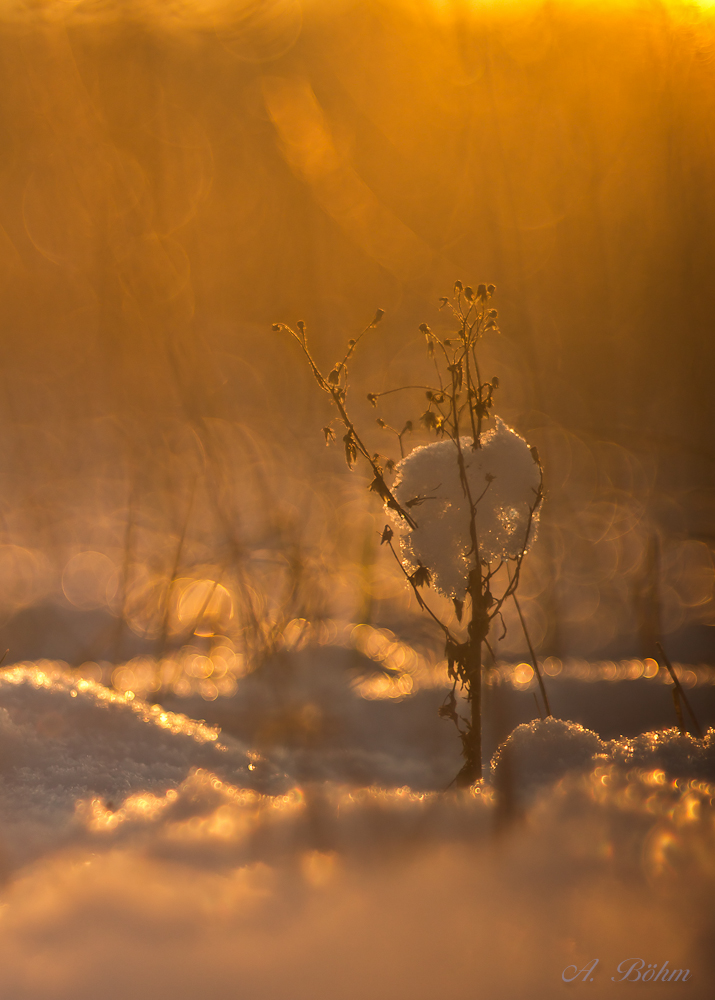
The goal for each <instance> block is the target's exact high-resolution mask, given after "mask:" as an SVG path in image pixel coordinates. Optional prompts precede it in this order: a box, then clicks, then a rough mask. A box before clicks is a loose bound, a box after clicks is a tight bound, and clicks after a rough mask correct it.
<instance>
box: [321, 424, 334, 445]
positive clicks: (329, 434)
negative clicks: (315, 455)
mask: <svg viewBox="0 0 715 1000" xmlns="http://www.w3.org/2000/svg"><path fill="white" fill-rule="evenodd" d="M323 434H325V443H326V445H327V444H330V442H331V441H334V440H335V431H334V430H333V428H332V427H324V428H323Z"/></svg>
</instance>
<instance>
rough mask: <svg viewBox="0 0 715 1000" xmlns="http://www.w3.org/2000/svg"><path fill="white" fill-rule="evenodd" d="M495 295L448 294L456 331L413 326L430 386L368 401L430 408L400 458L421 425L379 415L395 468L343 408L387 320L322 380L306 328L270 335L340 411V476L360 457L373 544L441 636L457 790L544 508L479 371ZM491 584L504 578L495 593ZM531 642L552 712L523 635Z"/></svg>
mask: <svg viewBox="0 0 715 1000" xmlns="http://www.w3.org/2000/svg"><path fill="white" fill-rule="evenodd" d="M495 291H496V289H495V287H494V285H483V284H482V285H479V286H478V287H477V289H476V292H475V291H473V290H472V288H470V287H469V286H466V287H465V286H463V285H462V283H461V282H459V281H458V282H456V283H455V287H454V294H453V296H452V297H451V298H446V297H445V298H442V299H440V308H441V309H443V310H445V311H447V312H448V313H449V314H450V317H451V318H452V319H453V320H454V321H455V323H456V329H455V330H454V331H453V332H450V333H449V335H448V336H443V335H442V336H441V335H438V334H437V333H435V332H434V331H433V330H432V329H430V327H429V326H427V324H424V323H423V324H422V325H421V326H420V328H419V329H420V332H421V334H422V335H423V337H424V340H425V341H426V347H427V354H428V357H429V359H430V363H431V366H433V369H434V374H433V375H430V382H431V384H428V383H427V382H426V383H425V384H422V385H409V386H399V387H397V388H393V389H389V390H387V392H381V393H377V392H374V393H373V392H371V393H369V394H368V397H367V398H368V400H369V402H370V403H371V404H372V405H373V406H375V407H377V406H378V405H379V403H380V399H381V398H382V397H383V396H386V395H388V394H391V393H396V392H415V391H417V392H421V393H425V395H426V399H427V408H426V409H425V410H424V412H423V413H422V414H421V416H420V417H419V426H421V427H422V428H423V429H424V430H425V431H426V432H427V434H428V435H429V436H433V437H434V438H435V440H434V441H433V442H432V443H429V444H427V445H422V446H419V447H416V448H414V449H413V450H412V451H411V452H410V453H409V454H407V455H406V454H405V448H404V441H405V436H406V435H408V434H409V433H410V432H412V431H413V430H414V429H415V424H416V423H417V422H416V421H414V420H407V421H405V423H404V425H403V428H402V430H399V431H398V430H397V429H396V428H394V427H391V426H390V425H389V424H388V423H387V422H386V421H385V420H384V419H382V418H381V417H378V418H377V424H378V426H379V427H380V428H382V429H383V430H386V431H390V432H392V433H394V435H395V436H396V439H397V443H398V445H399V448H400V456H401V457H400V459H399V460H398V461H397V462H395V461H394V460H393V459H390V458H385V457H384V456H382V455H381V454H379V453H375V452H373V451H371V449H370V448H369V447H368V445H367V443H366V440H365V436H364V435H363V434H362V433H361V432H360V431H358V429H357V428H356V426H355V424H354V422H353V420H352V418H351V416H350V413H349V410H348V394H349V365H350V363H351V361H352V359H353V357H354V354H355V351H356V348H357V347H358V345H359V343H360V342H361V340H362V339H363V337H364V336H365V335H366V334H367V333H368V331H370V330H372V329H374V328H375V327H376V326H377V325H378V323H379V322H380V320H381V319H382V317H383V311H382V310H380V309H379V310H378V311H377V313H376V314H375V317H374V319H373V320H372V322H371V323H370V324H369V325H368V326H367V327H366V328H365V329H364V330H363V331H362V333H361V334H360V335H359V336H358V337H357V338H355V339H354V340H350V341H349V342H348V345H347V350H346V352H345V355H344V357H343V358H342V360H339V361H338V362H337V363H336V364H335V365H334V366H333V367H332V369H331V370H330V371H329V372H328V373H327V374H323V372H322V371H321V369H320V368H319V367H318V364H317V363H316V361H315V359H314V357H313V355H312V353H311V350H310V348H309V345H308V339H307V334H306V328H305V324H304V323H303V322H299V323H298V324H297V330H293V329H291V328H290V327H288V326H286V325H285V324H283V323H276V324H274V326H273V330H274V331H275V332H282V331H283V332H286V333H288V334H289V335H290V336H291V337H292V338H293V339H294V340H295V341H296V343H297V344H298V345H299V347H300V349H301V351H302V352H303V354H304V356H305V358H306V360H307V362H308V365H309V366H310V370H311V371H312V373H313V376H314V378H315V380H316V382H317V384H318V386H319V388H320V389H321V390H322V391H323V392H324V393H326V394H327V395H328V396H329V397H330V399H331V402H332V404H333V406H334V408H335V409H336V410H337V414H338V417H337V422H338V424H339V425H340V432H341V434H342V443H343V448H344V451H345V459H346V462H347V464H348V467H349V468H350V469H352V468H353V467H354V466H355V464H356V462H357V461H358V460H359V459H362V460H364V461H365V462H366V463H367V464H368V465H369V467H370V469H371V472H372V478H371V481H370V484H369V489H370V490H371V491H372V492H373V493H376V494H377V496H378V497H379V498H380V500H381V501H382V502H383V504H384V507H385V509H386V511H387V513H388V515H389V518H390V522H391V523H389V524H386V525H385V528H384V530H383V532H382V539H381V542H382V544H384V545H387V546H388V547H389V549H390V551H391V552H392V555H393V556H394V558H395V560H396V561H397V563H398V564H399V566H400V569H401V571H402V573H403V574H404V577H405V580H406V582H407V584H408V585H409V586H410V587H411V588H412V591H413V592H414V595H415V598H416V600H417V603H418V605H419V607H420V608H422V609H423V610H424V611H425V612H426V613H427V614H428V615H430V616H431V618H432V619H433V620H434V622H435V623H436V625H437V626H438V627H439V628H440V629H441V630H442V633H443V634H444V639H445V655H446V658H447V664H448V671H449V677H450V679H451V680H452V689H451V691H450V692H449V694H448V695H447V697H446V699H445V702H444V704H443V705H442V707H441V708H440V710H439V714H440V715H441V716H442V717H444V718H448V719H451V720H452V721H453V722H454V723H455V725H456V727H457V729H458V731H459V735H460V738H461V742H462V754H463V757H464V765H463V767H462V769H461V770H460V772H459V774H458V775H457V777H456V778H455V782H456V783H457V784H458V785H470V784H472V783H474V782H475V781H477V780H479V779H480V778H481V776H482V760H481V758H482V739H481V686H482V674H483V660H482V650H483V648H484V647H486V649H488V650H489V651H490V653H491V656H492V661H493V662H495V660H494V653H493V651H492V647H491V645H490V642H489V635H490V630H491V629H492V628H493V627H501V628H504V627H505V626H504V622H503V617H502V608H503V607H504V604H505V602H506V601H507V600H509V599H512V600H513V601H514V602H515V604H516V607H517V611H518V613H519V618H520V620H521V622H522V625H524V620H523V616H522V615H521V611H520V608H519V605H518V603H517V599H516V591H517V588H518V586H519V580H520V575H521V569H522V564H523V560H524V558H525V556H526V553H527V551H528V549H529V547H530V545H531V543H532V541H533V539H534V537H535V532H536V525H537V521H538V516H539V509H540V506H541V502H542V499H543V474H542V468H541V463H540V461H539V456H538V454H537V451H536V449H535V448H530V447H529V446H528V445H527V443H526V442H525V441H524V440H523V438H521V437H519V435H518V434H516V432H515V431H513V430H511V429H510V428H508V427H507V426H506V425H505V424H504V423H503V422H502V421H501V420H500V419H499V417H495V416H494V414H493V408H494V399H495V394H496V392H497V389H498V387H499V383H498V380H497V378H495V377H494V378H491V379H490V380H484V379H483V378H482V374H481V371H480V365H479V351H478V348H479V344H480V341H481V340H482V338H483V337H484V335H485V334H486V333H487V332H490V331H494V332H498V324H497V318H498V317H497V310H496V309H494V308H493V307H492V305H491V301H492V296H493V295H494V292H495ZM490 418H494V426H493V427H492V428H491V429H489V430H486V429H484V428H485V425H486V423H487V421H489V420H490ZM335 422H336V421H335V420H334V421H332V422H331V423H329V424H328V425H327V426H325V427H324V428H323V433H324V435H325V440H326V443H328V444H330V443H331V442H332V441H334V440H336V433H335V429H334V427H333V424H334V423H335ZM390 479H391V482H389V480H390ZM502 570H505V572H500V571H502ZM497 575H498V576H497ZM497 580H502V581H503V582H502V585H501V590H500V592H497V591H498V589H499V588H498V587H497ZM430 586H431V587H432V588H433V589H434V590H436V591H437V592H439V593H441V594H443V595H446V596H448V597H450V598H451V600H452V601H453V604H454V608H455V614H456V619H457V622H458V624H459V628H463V626H462V624H461V623H463V622H465V623H466V629H465V630H464V631H462V633H461V635H460V634H458V632H459V629H455V627H454V621H453V618H452V617H451V616H450V618H449V621H450V624H447V621H444V620H443V617H444V616H442V617H440V615H439V614H438V613H436V612H435V611H434V610H433V608H432V607H430V604H429V603H428V601H427V599H426V598H425V594H424V592H425V590H426V589H427V588H428V587H430ZM524 632H525V634H526V629H525V628H524ZM527 642H528V644H529V647H530V651H531V654H532V660H533V663H534V668H535V670H536V673H537V677H538V679H539V684H540V687H541V692H542V696H543V698H544V703H545V708H546V713H547V714H549V715H550V714H551V713H550V709H549V705H548V699H547V697H546V692H545V689H544V686H543V679H542V677H541V674H540V672H539V669H538V663H537V662H536V658H535V655H534V653H533V648H532V647H531V643H530V642H529V641H528V636H527ZM458 685H459V687H460V688H461V690H462V691H463V692H464V694H465V697H466V700H467V702H468V704H469V706H470V714H469V718H468V719H465V718H464V717H462V716H461V715H460V714H459V713H458V711H457V708H458V702H457V697H456V690H457V686H458Z"/></svg>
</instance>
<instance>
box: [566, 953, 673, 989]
mask: <svg viewBox="0 0 715 1000" xmlns="http://www.w3.org/2000/svg"><path fill="white" fill-rule="evenodd" d="M599 961H600V959H598V958H594V959H593V961H592V962H589V963H588V964H587V965H584V967H583V968H582V969H579V968H578V966H577V965H567V966H566V968H565V969H564V971H563V972H562V973H561V978H562V979H563V981H564V982H565V983H574V982H582V983H592V982H593V978H594V977H593V974H594V972H595V971H596V967H597V966H598V963H599ZM690 977H691V972H690V969H671V968H670V966H669V964H668V961H667V960H666V961H665V962H663V964H662V965H660V967H659V965H658V962H650V963H646V962H645V961H644V960H643V959H642V958H624V959H623V961H622V962H620V963H619V965H618V967H617V969H616V975H615V976H611V979H612V981H613V982H614V983H685V982H687V981H688V979H690Z"/></svg>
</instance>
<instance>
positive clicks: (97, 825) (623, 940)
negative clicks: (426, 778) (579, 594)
mask: <svg viewBox="0 0 715 1000" xmlns="http://www.w3.org/2000/svg"><path fill="white" fill-rule="evenodd" d="M308 677H309V672H308V671H307V670H306V671H303V672H302V673H301V672H298V673H297V674H296V677H295V678H294V680H293V682H292V685H293V689H292V693H289V695H288V697H295V698H297V692H298V689H299V688H300V689H301V691H303V693H304V694H305V695H306V696H309V697H310V698H311V699H312V702H313V703H316V704H317V703H319V702H320V697H321V695H320V692H316V691H310V682H309V680H308ZM278 681H279V678H276V683H278ZM286 683H288V682H286ZM316 684H317V686H318V687H320V688H321V690H322V691H323V692H325V691H327V690H328V685H327V681H326V680H325V677H318V679H317V680H316ZM337 684H338V682H335V681H333V684H332V687H331V689H330V690H331V691H333V692H334V691H335V690H336V686H337ZM289 686H290V685H289ZM344 687H345V693H344V696H343V698H342V701H341V711H343V712H347V713H349V712H350V711H351V710H350V708H349V706H350V704H353V706H354V711H353V715H352V716H349V715H348V716H345V717H346V718H348V719H351V724H352V725H353V726H354V727H356V728H357V727H359V726H361V725H367V721H368V720H367V718H366V717H364V716H362V715H361V714H360V713H361V711H362V709H363V705H362V704H361V701H360V699H359V696H358V695H357V694H356V693H354V692H352V693H351V688H350V685H349V683H348V680H347V679H345V681H344ZM303 689H305V690H303ZM276 697H277V698H278V697H279V696H278V694H276ZM331 697H332V695H331ZM351 699H352V701H351ZM416 705H418V699H412V700H411V701H410V700H408V701H406V702H404V703H403V706H402V707H403V709H404V712H405V713H407V715H408V716H409V713H410V712H412V710H413V706H416ZM249 706H250V708H249V711H250V712H251V713H254V714H255V715H257V716H258V715H260V714H261V713H264V714H265V713H267V712H268V711H269V707H270V706H268V705H266V704H265V703H262V702H261V697H259V696H258V694H257V693H254V694H253V695H251V698H250V699H249ZM392 707H393V708H395V709H397V707H398V706H392ZM269 721H270V724H271V725H274V724H275V718H274V717H273V716H271V717H270V719H269ZM255 731H256V732H258V731H259V727H258V724H257V728H256V730H255ZM329 731H330V727H328V729H327V730H326V732H329ZM316 738H318V739H328V737H327V736H324V737H316ZM401 739H402V737H401V732H400V731H399V730H396V731H395V735H394V739H393V743H392V744H391V748H389V747H388V744H385V746H384V748H383V755H384V756H391V757H392V758H393V760H392V762H391V763H390V764H389V766H386V770H385V771H384V773H385V774H386V775H387V774H390V775H391V776H392V780H393V782H394V781H395V780H396V779H399V775H400V757H401V745H402V744H401ZM335 740H337V737H336V736H335V737H334V742H333V744H332V745H331V747H330V748H329V757H330V760H331V764H330V773H331V774H332V775H333V777H332V779H331V780H301V781H300V782H296V781H294V780H291V779H290V778H286V777H285V776H284V775H282V773H281V771H280V769H276V768H274V767H273V766H272V764H271V762H270V759H266V758H270V754H269V753H267V752H266V753H265V754H263V755H259V754H257V753H255V752H254V751H251V750H248V751H247V750H246V748H245V747H243V746H242V745H241V744H240V743H239V742H238V741H236V740H230V739H228V738H227V737H225V736H224V735H223V734H220V733H219V732H218V731H217V730H216V729H215V728H212V727H208V726H205V725H203V724H202V723H199V722H196V721H194V720H191V719H188V718H186V717H185V716H184V717H182V716H179V715H173V714H172V713H169V712H165V711H162V709H161V708H159V707H158V706H148V705H146V704H143V703H141V702H138V701H137V700H134V701H127V700H126V699H125V698H124V697H123V696H119V695H117V694H115V693H113V692H110V691H107V690H106V689H104V688H101V687H99V685H95V684H92V683H90V682H81V681H79V680H78V678H77V677H76V675H73V674H72V673H70V672H69V671H67V670H62V669H54V668H51V667H49V666H47V665H43V666H42V667H30V666H25V667H19V668H13V669H8V670H6V671H3V672H2V674H0V779H1V780H0V860H1V861H2V875H3V878H4V881H3V883H2V885H1V886H0V927H1V930H2V933H0V996H2V997H3V998H4V997H8V998H9V1000H96V998H97V997H102V998H103V1000H120V998H121V1000H125V998H126V997H129V996H131V997H134V998H138V1000H149V998H152V1000H154V998H158V1000H164V998H166V1000H169V998H171V1000H189V998H193V997H195V996H196V995H199V994H204V993H210V994H211V995H213V996H216V997H218V998H221V1000H223V998H226V1000H229V998H234V997H240V998H241V1000H259V998H260V1000H263V998H265V997H270V998H271V1000H314V998H315V997H316V996H326V997H330V998H337V1000H364V998H365V997H368V996H369V997H371V998H375V1000H388V998H389V1000H394V998H399V1000H403V998H404V1000H407V998H410V1000H434V998H435V997H439V996H443V995H446V994H447V993H448V994H449V995H450V996H451V997H453V998H456V1000H473V998H474V997H475V996H488V997H490V998H495V1000H507V998H512V997H514V996H528V997H533V998H535V1000H542V998H543V1000H546V998H549V1000H551V998H553V997H554V996H557V995H559V990H561V989H562V988H564V987H563V983H562V981H561V971H562V970H563V969H564V968H565V967H567V966H569V965H572V964H573V965H577V966H578V967H579V968H580V967H581V966H583V965H585V964H586V963H587V962H589V961H591V960H592V959H593V958H595V957H598V958H599V959H600V962H601V965H600V970H599V975H598V976H597V977H596V979H595V981H594V982H593V983H589V985H588V987H587V988H588V992H589V996H591V997H592V998H593V997H596V998H598V1000H600V998H602V997H603V998H609V1000H611V998H613V997H616V998H617V997H619V996H621V995H625V996H629V995H630V993H631V992H632V991H633V987H632V985H631V984H625V985H624V986H623V990H624V991H625V992H623V993H621V991H620V989H619V987H618V985H617V984H614V983H613V982H612V981H611V978H610V977H611V975H612V974H613V972H615V968H616V966H617V964H618V963H619V962H620V961H622V960H623V959H625V958H627V957H628V956H640V957H641V958H642V959H643V961H644V963H652V962H658V963H661V962H663V961H665V960H666V959H667V960H668V961H669V963H670V967H672V968H690V969H691V970H692V972H693V975H692V981H691V982H690V985H689V986H688V995H689V996H690V997H691V998H698V1000H699V998H705V997H708V996H710V995H711V984H712V977H713V973H715V962H714V961H713V957H712V954H711V949H710V948H709V947H708V945H709V941H710V938H711V937H712V932H713V929H715V921H714V920H713V917H714V915H715V913H714V909H713V904H712V899H713V895H714V893H715V865H713V861H712V859H713V857H715V809H714V808H713V801H715V787H714V785H713V784H712V782H713V779H714V778H715V730H710V731H709V733H708V734H707V738H706V740H705V741H703V742H702V743H699V742H697V741H695V740H693V739H692V738H690V737H686V736H682V735H681V734H679V733H678V732H677V731H674V730H673V731H670V730H669V731H665V732H663V733H650V734H644V735H643V736H642V737H637V738H636V739H634V740H615V741H610V742H606V741H603V740H601V739H600V738H599V737H598V735H597V734H595V733H592V732H589V731H588V730H585V729H583V728H582V727H581V726H578V725H576V724H574V723H571V722H568V721H564V720H555V719H547V720H544V721H536V722H533V723H530V724H528V725H524V726H519V727H517V729H516V730H514V732H513V733H512V735H511V737H510V738H509V740H508V741H507V742H506V743H505V744H504V745H503V747H502V748H501V750H500V752H499V754H498V755H497V756H496V757H495V759H494V761H493V763H492V768H491V771H490V774H489V777H488V779H487V780H486V781H485V782H484V783H483V784H482V785H480V786H477V787H476V788H474V789H471V790H468V791H459V792H457V791H454V790H452V791H450V792H448V793H445V792H440V791H416V790H414V789H412V788H410V787H409V786H408V785H406V784H405V785H403V786H402V787H398V786H395V785H394V784H393V786H392V787H385V786H384V785H383V786H382V787H381V785H380V784H379V783H373V784H370V783H368V784H359V783H357V782H356V781H355V777H354V767H355V762H354V760H353V759H351V758H350V755H349V754H345V755H344V760H345V765H344V770H343V772H342V780H341V772H340V756H341V747H340V745H339V744H338V742H335ZM223 748H225V749H223ZM314 749H315V751H316V753H317V751H318V747H317V746H316V747H314ZM431 752H432V749H431V747H430V746H429V745H425V746H424V747H423V750H422V753H423V756H424V758H425V759H426V758H428V757H429V756H430V754H431ZM402 755H403V756H404V755H405V754H404V752H402ZM407 756H408V757H411V760H410V761H409V762H408V763H407V764H406V765H405V767H406V768H407V771H408V773H413V772H414V771H415V769H416V768H417V764H416V763H415V760H416V750H415V747H414V746H413V747H412V748H411V749H410V752H409V753H408V754H407ZM293 763H294V764H295V765H296V767H297V768H298V769H301V768H303V769H304V770H305V768H306V766H307V765H306V761H305V757H304V756H303V757H301V756H300V754H296V755H295V756H294V757H293V758H291V753H290V749H289V747H288V745H287V744H286V745H284V746H283V749H282V752H281V765H282V767H284V768H285V770H287V771H290V770H291V764H293ZM373 764H374V762H373ZM251 766H252V767H253V769H252V770H251V769H250V768H251ZM375 766H378V765H375ZM379 766H380V767H383V766H385V765H382V764H381V765H379ZM310 767H311V768H312V767H315V765H314V764H312V763H311V764H310ZM378 773H382V772H378ZM403 773H404V772H403ZM583 988H584V989H585V988H586V987H583ZM628 990H630V992H628ZM641 992H642V991H641Z"/></svg>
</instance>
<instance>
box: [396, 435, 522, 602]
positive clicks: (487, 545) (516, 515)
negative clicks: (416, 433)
mask: <svg viewBox="0 0 715 1000" xmlns="http://www.w3.org/2000/svg"><path fill="white" fill-rule="evenodd" d="M460 444H461V448H462V453H463V455H464V464H465V468H466V474H467V481H468V483H469V489H470V491H471V494H472V500H473V501H475V502H476V501H477V500H478V499H479V498H481V499H479V502H478V504H477V516H476V527H477V538H478V542H479V556H480V558H481V559H483V560H489V561H491V560H493V559H516V558H517V556H518V555H519V553H520V552H521V550H522V548H523V547H524V545H525V543H527V547H528V545H530V544H531V542H532V541H533V540H534V536H535V533H536V521H537V519H538V511H536V512H535V513H534V514H533V517H532V516H531V510H532V508H533V506H534V502H535V500H536V496H537V492H538V489H539V483H540V479H541V473H540V469H539V466H538V464H537V462H536V461H535V460H534V456H533V455H532V453H531V449H530V448H529V445H528V444H527V443H526V441H525V440H524V439H523V438H522V437H520V436H519V435H518V434H517V433H516V432H515V431H513V430H512V429H511V428H510V427H507V425H506V424H505V423H504V422H503V421H502V420H500V418H499V417H497V418H496V426H495V427H494V429H493V430H491V431H487V432H486V433H484V434H482V436H481V448H477V449H476V450H473V449H472V439H471V438H467V437H463V438H461V439H460ZM396 472H397V478H396V480H395V484H394V487H393V492H394V494H395V497H396V498H397V500H398V501H399V503H400V505H401V506H402V507H405V508H407V509H408V510H409V511H410V512H411V514H412V516H413V518H414V520H415V521H416V522H417V528H409V529H406V524H405V521H404V520H403V519H402V518H399V517H398V516H397V515H394V517H395V520H396V522H397V523H398V525H399V527H400V528H401V529H403V530H404V529H406V530H405V531H404V534H403V535H402V538H401V542H402V552H403V555H404V557H405V559H406V560H407V561H408V562H409V563H410V564H411V565H412V566H413V567H416V566H417V565H418V564H421V565H423V566H426V567H427V568H428V569H429V570H430V572H431V573H432V579H433V583H434V585H435V587H436V588H437V590H439V591H441V592H442V593H444V594H446V595H447V596H449V597H457V598H460V599H461V598H463V597H464V596H465V593H466V590H467V583H468V577H469V571H470V569H471V568H472V567H473V565H474V558H473V554H472V541H471V537H470V530H469V529H470V511H469V501H468V499H467V497H466V495H465V491H464V488H463V486H462V482H461V480H460V475H459V466H458V464H457V445H456V443H455V442H453V441H438V442H436V443H434V444H428V445H424V446H422V447H420V448H415V450H414V451H412V452H411V453H410V454H409V455H408V456H407V457H406V458H404V459H402V461H401V462H400V463H399V464H398V465H397V467H396ZM413 501H414V502H413ZM527 534H528V538H527Z"/></svg>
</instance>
